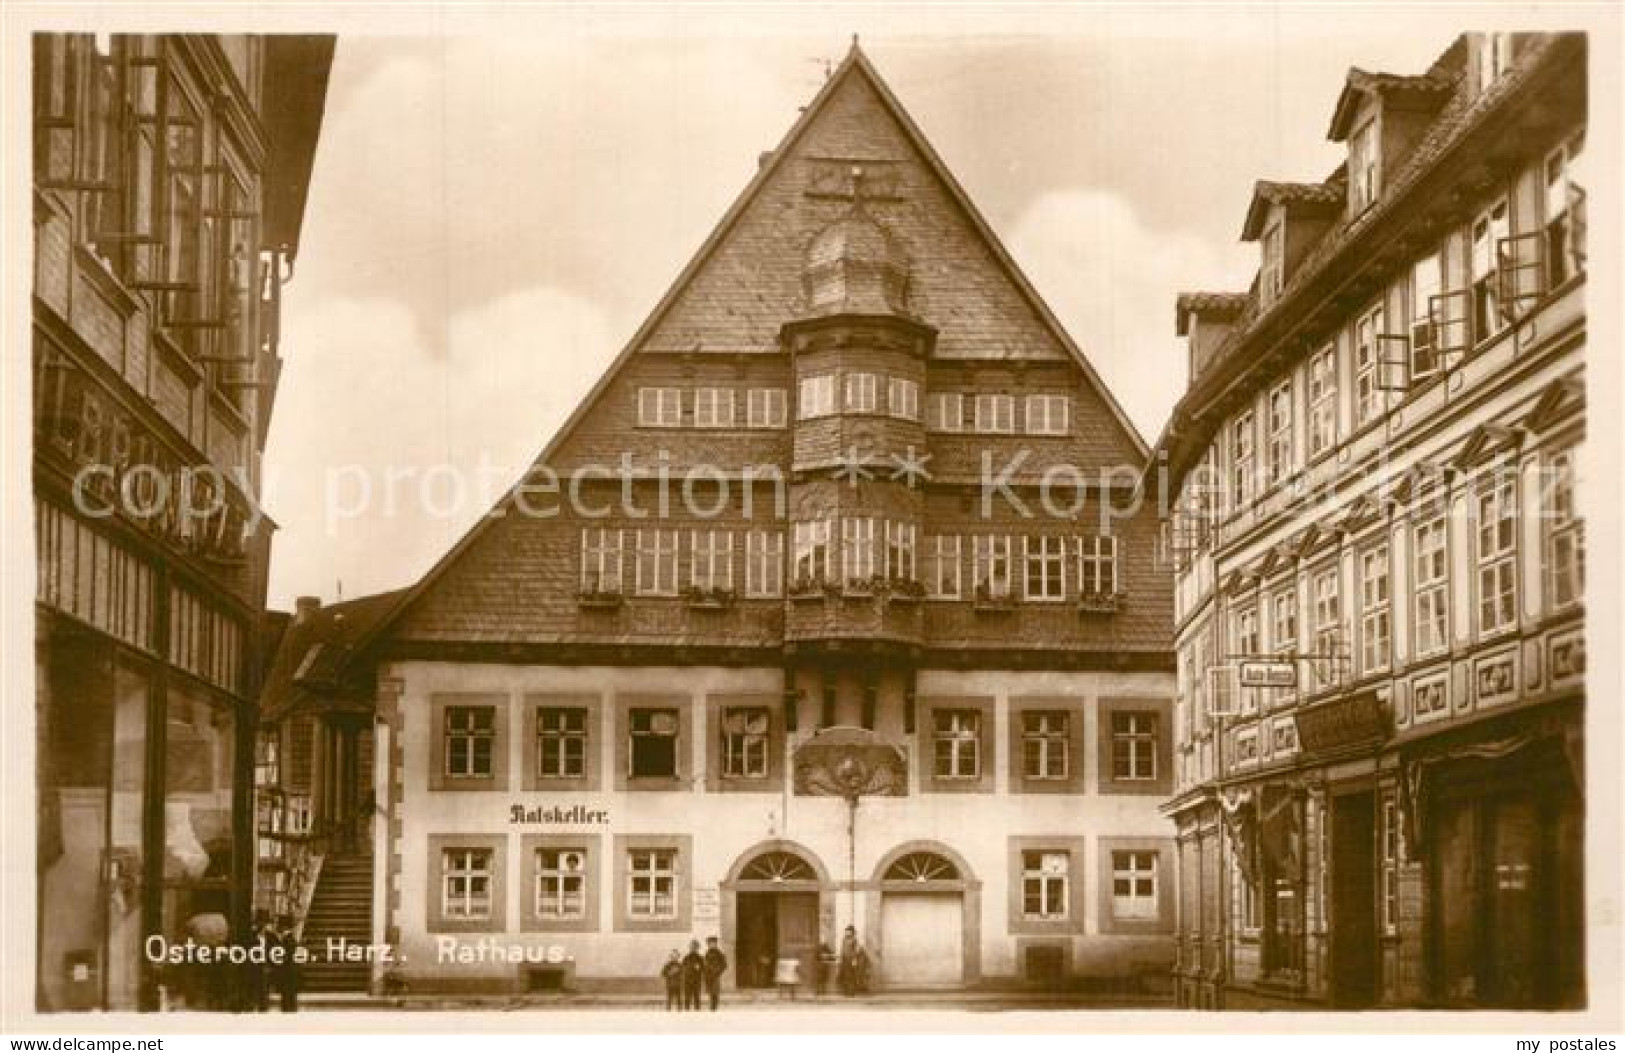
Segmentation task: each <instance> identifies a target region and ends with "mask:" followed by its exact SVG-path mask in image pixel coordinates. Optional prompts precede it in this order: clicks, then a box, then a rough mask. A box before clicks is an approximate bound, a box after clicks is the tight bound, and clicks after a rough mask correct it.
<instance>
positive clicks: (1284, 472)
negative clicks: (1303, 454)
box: [1264, 380, 1292, 486]
mask: <svg viewBox="0 0 1625 1053" xmlns="http://www.w3.org/2000/svg"><path fill="white" fill-rule="evenodd" d="M1268 407H1269V414H1268V416H1267V418H1266V420H1267V423H1268V424H1269V436H1268V445H1267V446H1265V448H1264V471H1265V474H1266V476H1267V477H1268V485H1270V486H1274V485H1275V484H1277V483H1279V482H1281V481H1282V480H1283V479H1285V478H1286V477H1287V476H1288V475H1291V474H1292V381H1290V380H1286V381H1283V382H1282V383H1280V384H1277V385H1276V386H1275V388H1274V389H1272V390H1271V391H1270V395H1269V403H1268Z"/></svg>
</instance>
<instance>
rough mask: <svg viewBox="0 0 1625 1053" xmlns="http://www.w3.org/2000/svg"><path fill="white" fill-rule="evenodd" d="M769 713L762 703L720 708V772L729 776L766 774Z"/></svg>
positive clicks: (764, 775) (755, 776)
mask: <svg viewBox="0 0 1625 1053" xmlns="http://www.w3.org/2000/svg"><path fill="white" fill-rule="evenodd" d="M767 729H768V713H767V710H766V708H764V707H762V706H740V707H735V708H731V709H725V710H723V711H722V774H723V775H724V776H726V777H727V778H730V779H765V778H767Z"/></svg>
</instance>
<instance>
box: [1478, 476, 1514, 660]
mask: <svg viewBox="0 0 1625 1053" xmlns="http://www.w3.org/2000/svg"><path fill="white" fill-rule="evenodd" d="M1517 515H1518V509H1517V500H1516V497H1515V495H1514V491H1513V482H1512V479H1511V478H1509V477H1503V478H1498V479H1496V480H1494V481H1493V482H1492V483H1491V484H1490V485H1488V486H1487V487H1485V488H1484V489H1483V490H1482V491H1480V492H1479V495H1478V517H1477V522H1476V524H1475V525H1476V528H1477V529H1476V533H1477V535H1478V553H1477V555H1478V631H1479V632H1480V633H1492V632H1497V631H1499V630H1501V629H1505V628H1507V627H1509V626H1510V625H1512V623H1513V622H1514V621H1516V620H1517V608H1516V594H1517V584H1516V578H1515V575H1516V573H1517V568H1516V566H1515V563H1514V556H1515V551H1516V547H1517V530H1518V522H1517Z"/></svg>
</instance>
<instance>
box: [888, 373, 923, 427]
mask: <svg viewBox="0 0 1625 1053" xmlns="http://www.w3.org/2000/svg"><path fill="white" fill-rule="evenodd" d="M886 412H887V413H890V414H891V415H892V416H893V417H901V418H902V419H903V420H919V419H920V385H919V384H918V382H916V381H913V380H909V379H907V378H906V377H891V378H889V379H888V380H887V381H886Z"/></svg>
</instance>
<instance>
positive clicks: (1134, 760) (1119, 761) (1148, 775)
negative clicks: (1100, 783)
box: [1112, 712, 1158, 782]
mask: <svg viewBox="0 0 1625 1053" xmlns="http://www.w3.org/2000/svg"><path fill="white" fill-rule="evenodd" d="M1157 723H1158V721H1157V715H1156V714H1155V713H1135V712H1117V713H1113V714H1112V778H1113V779H1116V780H1118V781H1124V780H1127V781H1133V782H1143V781H1148V780H1152V779H1155V778H1156V777H1157V733H1158V729H1157Z"/></svg>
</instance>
